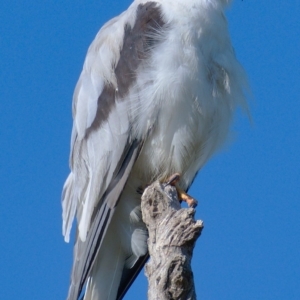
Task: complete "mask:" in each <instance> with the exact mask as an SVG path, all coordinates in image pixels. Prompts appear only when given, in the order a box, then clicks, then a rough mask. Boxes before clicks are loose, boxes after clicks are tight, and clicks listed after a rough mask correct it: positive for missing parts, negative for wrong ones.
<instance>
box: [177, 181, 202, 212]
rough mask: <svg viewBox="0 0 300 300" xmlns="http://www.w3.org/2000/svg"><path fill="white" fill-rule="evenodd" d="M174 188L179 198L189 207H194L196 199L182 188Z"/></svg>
mask: <svg viewBox="0 0 300 300" xmlns="http://www.w3.org/2000/svg"><path fill="white" fill-rule="evenodd" d="M176 190H177V194H178V198H179V200H181V201H185V202H186V203H187V205H188V206H189V207H193V208H195V207H196V206H197V204H198V201H197V200H196V199H194V198H193V197H191V196H190V195H188V194H187V193H186V192H185V191H184V190H182V189H181V188H179V187H178V186H176Z"/></svg>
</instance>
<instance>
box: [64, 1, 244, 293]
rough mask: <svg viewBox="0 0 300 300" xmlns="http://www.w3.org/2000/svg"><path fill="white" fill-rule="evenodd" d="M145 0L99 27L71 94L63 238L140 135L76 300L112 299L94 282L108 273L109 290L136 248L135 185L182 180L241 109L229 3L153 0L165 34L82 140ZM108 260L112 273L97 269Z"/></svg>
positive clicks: (82, 226)
mask: <svg viewBox="0 0 300 300" xmlns="http://www.w3.org/2000/svg"><path fill="white" fill-rule="evenodd" d="M146 2H148V1H147V0H135V1H134V2H133V4H132V5H131V6H130V7H129V8H128V10H127V11H126V12H124V13H123V14H121V15H120V16H119V17H116V18H114V19H112V20H111V21H109V22H108V23H107V24H106V25H105V26H104V27H103V28H102V29H101V30H100V31H99V33H98V34H97V36H96V38H95V40H94V41H93V43H92V44H91V46H90V48H89V50H88V54H87V57H86V60H85V63H84V67H83V71H82V73H81V76H80V79H79V81H78V84H77V87H76V90H75V93H74V100H73V114H74V128H73V134H72V142H71V143H72V151H71V157H70V164H71V170H72V172H71V174H70V176H69V177H68V179H67V181H66V184H65V192H64V199H63V233H64V235H65V239H66V240H69V233H70V228H71V223H72V219H73V217H74V214H75V210H76V209H77V218H78V222H79V237H80V239H81V240H82V241H84V240H85V238H86V235H87V232H88V230H89V227H90V222H91V217H92V214H93V210H94V207H95V206H96V204H97V201H99V199H101V196H102V195H103V192H104V191H105V189H106V188H107V186H108V184H109V183H110V180H111V178H112V177H113V172H114V170H115V167H116V165H117V164H118V162H119V160H120V158H121V157H122V154H123V150H124V147H125V145H126V142H127V140H128V137H129V135H130V137H131V138H132V139H134V138H136V139H138V140H145V144H144V147H143V150H142V152H141V154H140V156H139V158H138V160H137V162H136V163H135V165H134V167H133V170H132V172H131V174H130V176H129V179H128V183H127V185H126V187H125V189H124V192H123V193H122V196H121V199H120V201H119V204H118V206H117V208H116V212H115V214H114V216H113V219H112V222H111V224H112V225H111V226H110V227H109V228H108V231H107V234H106V236H105V241H106V242H105V243H106V244H105V243H104V244H105V247H103V248H101V249H100V254H99V255H98V256H97V262H96V265H95V266H94V268H93V270H92V273H91V278H90V280H89V285H88V289H87V294H86V298H85V299H98V298H96V294H99V293H104V294H103V295H106V296H104V299H114V297H113V296H111V294H107V293H106V291H102V289H106V290H107V289H108V288H106V286H107V287H108V284H109V283H108V282H110V281H109V280H113V279H114V280H113V282H111V283H110V285H109V289H116V286H117V285H116V281H118V280H119V279H120V276H121V275H120V272H121V271H120V270H122V268H123V266H124V263H125V259H126V258H127V259H128V258H129V257H130V259H128V261H127V263H128V264H129V265H132V263H133V262H134V261H135V259H136V258H138V256H139V255H141V254H143V253H144V252H145V249H146V248H145V247H146V246H145V245H146V243H145V231H144V229H143V228H141V227H140V226H141V220H140V216H139V215H138V214H136V207H137V206H138V205H139V204H140V203H139V201H140V200H139V196H138V195H137V194H136V190H137V188H138V187H139V186H140V184H147V183H149V182H151V181H152V180H153V179H157V178H158V179H164V178H166V177H168V176H170V175H171V174H172V173H174V172H179V173H181V174H182V180H181V185H182V187H183V188H187V187H188V186H189V185H190V184H191V182H192V180H193V178H194V176H195V174H196V173H197V172H198V170H199V169H201V168H202V166H203V165H204V164H205V163H206V162H207V160H208V159H209V158H210V157H211V156H212V155H213V154H214V153H215V151H216V150H217V149H218V148H219V147H220V146H221V145H222V144H223V143H224V141H225V140H226V137H227V134H228V131H229V127H230V122H231V120H232V117H233V113H234V111H235V108H236V107H237V106H238V105H241V106H243V107H245V108H246V107H247V104H246V100H245V97H244V89H245V87H246V82H247V80H246V76H245V73H244V71H243V69H242V67H241V66H240V64H239V63H238V61H237V60H236V58H235V55H234V51H233V48H232V46H231V41H230V38H229V33H228V28H227V22H226V19H225V17H224V8H225V7H226V6H227V5H228V4H229V3H230V2H231V1H227V0H156V1H155V2H157V3H159V4H160V5H161V9H162V13H163V17H164V21H165V23H166V24H168V26H167V29H166V30H165V32H160V31H159V30H158V32H156V33H153V34H154V35H157V36H156V38H158V39H159V40H160V41H161V43H159V44H158V45H157V46H156V47H155V48H153V49H151V50H150V53H151V55H150V58H149V59H148V60H147V61H146V62H141V63H140V66H139V69H138V71H137V79H136V82H135V84H134V85H133V86H131V87H130V90H129V93H128V95H127V96H126V99H122V100H120V99H119V100H117V101H116V104H115V106H114V108H113V109H112V110H111V112H110V115H109V117H108V119H107V120H106V121H105V122H103V124H102V125H101V126H100V127H99V128H98V130H94V131H92V132H91V133H90V134H89V136H88V138H87V139H83V137H84V134H85V132H86V129H87V128H89V126H91V124H92V122H93V120H94V118H95V116H96V110H97V101H98V97H99V95H100V93H101V91H102V90H103V88H104V85H105V84H107V83H110V84H112V85H113V86H114V87H115V88H116V89H118V86H117V80H116V76H115V73H114V68H115V66H116V65H117V62H118V61H119V58H120V50H121V48H122V45H123V35H124V26H125V24H127V23H128V24H130V25H131V26H133V25H134V23H135V17H136V9H137V7H138V5H139V4H142V3H146ZM140 228H141V229H140ZM112 237H113V239H114V240H117V241H118V242H113V241H111V239H112ZM114 243H117V244H114ZM106 247H107V248H110V250H107V249H106ZM112 249H113V250H112ZM119 249H120V251H119ZM104 252H105V253H104ZM107 262H109V263H110V264H113V265H114V268H115V269H114V275H111V276H112V277H113V278H112V277H110V276H108V275H106V274H105V273H106V272H107V268H108V267H107ZM105 266H106V267H105ZM98 267H99V268H100V269H98ZM114 295H115V293H114ZM99 299H100V298H99ZM101 299H102V298H101Z"/></svg>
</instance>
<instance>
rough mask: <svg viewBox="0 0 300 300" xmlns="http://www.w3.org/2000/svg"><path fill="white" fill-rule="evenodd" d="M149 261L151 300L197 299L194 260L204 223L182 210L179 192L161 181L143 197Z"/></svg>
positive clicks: (147, 267) (189, 211) (146, 271)
mask: <svg viewBox="0 0 300 300" xmlns="http://www.w3.org/2000/svg"><path fill="white" fill-rule="evenodd" d="M142 214H143V221H144V222H145V224H146V226H147V228H148V231H149V239H148V249H149V255H150V260H149V262H148V263H147V264H146V267H145V273H146V276H147V277H148V300H167V299H168V300H169V299H174V300H175V299H176V300H177V299H178V300H179V299H180V300H192V299H193V300H194V299H196V293H195V286H194V279H193V272H192V269H191V259H192V254H193V249H194V245H195V242H196V240H197V238H198V237H199V236H200V234H201V231H202V228H203V222H202V221H195V220H194V214H195V210H194V209H193V208H181V205H180V203H179V200H178V196H177V191H176V188H175V187H174V186H172V185H169V184H161V183H159V182H158V181H157V182H154V183H153V184H152V185H150V186H149V187H148V188H147V189H146V190H145V191H144V193H143V196H142Z"/></svg>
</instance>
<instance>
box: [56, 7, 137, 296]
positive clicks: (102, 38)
mask: <svg viewBox="0 0 300 300" xmlns="http://www.w3.org/2000/svg"><path fill="white" fill-rule="evenodd" d="M126 13H127V15H128V14H130V13H131V11H130V10H129V11H127V12H126ZM126 19H132V20H133V21H134V18H128V16H126V14H122V15H121V16H119V17H118V18H115V19H113V20H111V21H110V22H109V23H107V24H106V25H105V26H104V27H103V28H102V29H101V30H100V32H99V33H98V35H97V36H96V39H95V40H94V42H93V43H92V45H91V46H90V48H89V51H88V54H87V57H86V60H85V63H84V67H83V71H82V73H81V76H80V79H79V81H78V83H77V86H76V89H75V93H74V99H73V118H74V124H73V131H72V138H71V155H70V167H71V173H70V175H69V177H68V178H67V180H66V183H65V186H64V190H63V195H62V206H63V235H64V236H65V240H66V241H69V236H70V230H71V225H72V222H73V218H74V216H75V214H77V221H78V232H77V240H76V244H75V248H74V263H73V270H72V278H71V286H70V289H69V297H68V299H77V297H78V295H79V293H80V291H81V289H82V287H83V285H84V283H85V281H86V279H87V277H88V275H89V272H90V269H91V267H92V265H93V261H94V258H95V256H96V254H97V250H98V249H99V246H100V245H101V242H102V240H103V237H104V235H105V232H106V230H107V226H108V224H109V222H110V220H111V217H112V215H113V212H114V209H115V207H116V205H117V202H118V199H119V197H120V194H121V192H122V190H123V188H124V185H125V183H126V181H127V178H128V175H129V174H130V171H131V169H132V166H133V164H134V162H135V160H136V159H137V156H138V154H139V151H140V149H141V146H142V141H141V140H138V139H136V138H135V137H133V135H132V117H131V108H130V107H131V104H132V102H134V100H132V99H131V98H130V95H129V93H128V89H129V87H128V86H127V87H126V86H125V85H124V83H123V82H120V76H122V75H124V74H122V70H118V72H117V71H116V69H117V68H118V67H119V69H121V67H122V66H120V64H122V60H121V59H120V56H121V53H120V52H121V49H122V46H123V44H122V43H123V38H124V28H125V22H126ZM126 24H127V22H126ZM112 33H113V34H112ZM123 64H124V61H123ZM123 67H124V66H123ZM123 69H124V68H123ZM125 69H126V66H125ZM126 71H127V72H128V71H129V72H134V71H135V70H134V69H130V70H128V68H127V69H126ZM116 73H118V74H119V75H116ZM127 76H128V75H127ZM129 84H130V82H129Z"/></svg>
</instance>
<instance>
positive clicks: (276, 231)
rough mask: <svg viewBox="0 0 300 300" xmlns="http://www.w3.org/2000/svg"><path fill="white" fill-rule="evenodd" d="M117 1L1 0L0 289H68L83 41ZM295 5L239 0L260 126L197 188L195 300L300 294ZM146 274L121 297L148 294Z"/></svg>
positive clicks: (242, 133)
mask: <svg viewBox="0 0 300 300" xmlns="http://www.w3.org/2000/svg"><path fill="white" fill-rule="evenodd" d="M129 3H130V1H129V0H122V1H109V0H102V1H100V0H98V1H44V2H41V1H32V0H26V1H22V0H18V1H15V0H10V1H8V0H3V1H1V3H0V23H1V26H0V60H1V68H0V81H1V96H0V97H1V100H0V145H1V151H0V191H1V193H0V197H1V200H0V221H1V229H2V232H1V235H0V282H1V298H2V299H25V300H27V299H30V300H32V299H43V300H53V299H64V298H65V296H66V294H67V289H68V284H69V275H70V268H71V261H72V247H73V246H72V243H70V244H65V243H64V242H63V238H62V236H61V205H60V194H61V188H62V185H63V183H64V180H65V178H66V176H67V174H68V155H69V140H70V133H71V124H72V118H71V99H72V93H73V89H74V86H75V84H76V81H77V78H78V76H79V74H80V71H81V68H82V64H83V60H84V57H85V53H86V51H87V48H88V46H89V44H90V42H91V41H92V39H93V38H94V36H95V34H96V33H97V31H98V30H99V28H100V27H101V26H102V25H103V24H104V22H105V21H107V20H108V19H110V18H111V17H113V16H115V15H117V14H119V13H120V12H122V11H123V10H124V9H126V7H127V6H128V5H129ZM299 12H300V2H299V1H296V0H289V1H279V0H272V1H271V0H264V1H249V0H244V1H241V0H236V1H234V3H233V5H232V7H231V8H230V10H229V11H228V14H227V15H228V19H229V25H230V31H231V36H232V41H233V44H234V47H235V50H236V53H237V57H238V58H239V60H240V61H241V63H242V64H243V66H244V67H245V69H246V71H247V73H248V77H249V82H250V86H251V91H252V96H251V99H250V103H251V104H250V105H251V110H252V116H253V122H252V124H250V123H249V121H248V120H247V117H246V116H244V115H243V114H241V113H238V114H237V117H236V121H235V123H234V124H233V128H232V134H231V138H230V142H229V143H228V144H227V145H226V147H225V148H224V149H223V151H221V152H220V153H219V154H217V155H216V156H215V157H214V158H213V159H212V160H211V161H210V162H209V163H208V164H207V165H206V166H205V167H204V168H203V170H202V172H200V174H199V176H198V178H197V180H196V181H195V183H194V185H193V187H192V189H191V190H190V193H191V195H193V196H194V197H195V198H197V199H198V200H199V206H198V207H197V214H196V217H197V218H198V219H200V218H201V219H202V220H204V223H205V228H204V230H203V234H202V236H201V237H200V239H199V240H198V243H197V246H196V248H195V251H194V257H193V270H194V276H195V284H196V289H197V295H198V298H199V299H205V300H219V299H221V300H223V299H272V300H274V299H300V224H299V220H300V201H299V200H300V199H299V198H300V197H299V196H300V193H299V177H300V171H299V170H300V168H299V165H300V164H299V163H300V156H299V153H300V144H299V140H300V122H299V114H300V103H299V100H300V99H299V95H300V60H299V54H300V38H299V37H300V19H299ZM146 285H147V283H146V280H145V278H144V275H143V274H141V276H140V277H139V278H138V280H137V281H136V283H135V284H134V286H133V287H132V289H131V290H130V292H129V293H128V294H127V296H126V298H125V299H126V300H129V299H141V300H143V299H146V289H147V287H146Z"/></svg>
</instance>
